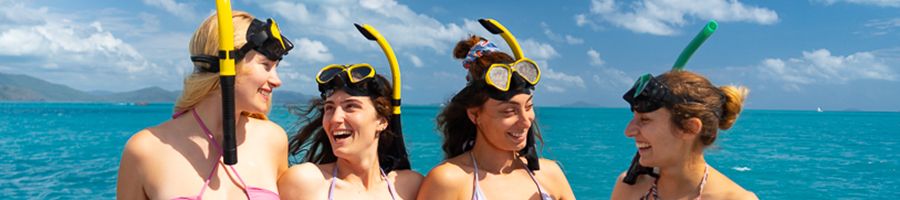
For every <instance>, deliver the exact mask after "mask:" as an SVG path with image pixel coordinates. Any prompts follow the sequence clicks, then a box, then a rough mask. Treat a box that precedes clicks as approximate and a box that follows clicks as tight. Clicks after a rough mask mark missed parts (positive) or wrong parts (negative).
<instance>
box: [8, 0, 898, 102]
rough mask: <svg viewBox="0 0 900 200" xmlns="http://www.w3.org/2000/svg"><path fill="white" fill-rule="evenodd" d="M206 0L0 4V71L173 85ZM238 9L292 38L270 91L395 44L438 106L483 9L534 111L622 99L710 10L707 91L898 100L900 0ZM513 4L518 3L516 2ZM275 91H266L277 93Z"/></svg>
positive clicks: (459, 71) (380, 62)
mask: <svg viewBox="0 0 900 200" xmlns="http://www.w3.org/2000/svg"><path fill="white" fill-rule="evenodd" d="M213 2H214V1H212V0H208V1H197V0H142V1H113V0H108V1H8V0H0V47H2V48H0V72H3V73H15V74H28V75H32V76H36V77H39V78H42V79H45V80H49V81H51V82H55V83H61V84H65V85H69V86H71V87H73V88H76V89H81V90H108V91H128V90H135V89H140V88H144V87H150V86H159V87H163V88H166V89H170V90H177V89H180V88H181V80H182V78H183V77H184V76H185V74H186V73H188V72H189V71H190V70H191V64H190V62H189V59H188V56H189V55H188V54H187V49H186V47H187V43H188V41H189V37H190V35H191V34H192V32H193V31H194V29H195V28H196V26H198V25H199V23H200V22H201V20H202V19H203V18H205V17H207V16H209V15H210V14H211V13H212V12H213V10H214V3H213ZM232 4H233V8H234V9H236V10H246V11H249V12H251V13H252V14H254V15H255V16H257V17H260V18H268V17H272V18H275V19H276V20H277V21H279V23H280V25H281V28H282V29H283V30H284V31H283V32H284V34H285V35H287V36H288V37H289V38H291V40H292V41H293V42H294V43H295V45H296V46H297V48H296V49H295V50H294V51H292V52H291V54H290V55H288V57H287V58H286V59H285V61H284V62H283V63H282V66H281V67H280V69H279V73H280V74H281V78H282V79H283V81H284V85H283V87H282V88H281V89H286V90H293V91H299V92H303V93H307V94H315V93H317V91H316V90H315V83H314V80H313V79H312V77H313V76H314V74H315V72H316V71H317V70H318V69H319V68H321V67H322V66H324V65H327V64H331V63H357V62H367V63H371V64H373V65H375V66H376V69H377V70H378V71H379V72H380V73H382V74H385V75H387V74H388V72H389V70H388V67H387V64H386V61H385V59H384V57H383V55H382V53H381V51H380V49H379V48H377V46H376V44H375V43H373V42H369V41H366V40H364V39H363V37H362V36H361V35H359V33H358V32H357V31H356V29H355V28H354V27H353V25H352V23H354V22H355V23H367V24H371V25H373V26H374V27H376V28H377V29H379V30H380V31H381V32H382V34H383V35H384V36H385V37H386V38H387V39H388V40H389V41H390V42H391V44H392V45H393V46H394V48H395V50H396V53H397V55H398V60H399V62H400V65H401V68H402V70H403V71H402V72H403V81H404V82H403V83H404V86H403V89H404V93H403V94H404V103H407V104H435V103H440V102H444V101H446V100H447V99H448V98H449V97H450V96H451V95H452V94H453V93H455V92H456V91H458V90H459V89H460V88H462V87H463V86H464V84H465V78H464V77H465V71H464V69H463V68H462V66H461V64H460V62H459V61H458V60H454V59H453V58H452V57H451V55H450V54H451V53H450V52H451V50H452V48H453V45H454V44H455V43H456V42H457V41H458V40H459V39H462V38H464V37H465V36H467V35H468V34H478V35H482V36H486V37H487V38H489V39H493V41H495V42H497V43H498V45H499V46H501V47H502V48H504V49H506V50H507V52H508V48H506V47H505V46H506V45H505V43H504V42H503V41H502V39H500V38H499V37H496V36H492V35H489V34H488V33H487V32H486V31H484V30H483V28H481V26H480V25H478V23H477V22H476V20H477V19H478V18H494V19H496V20H498V21H500V22H501V23H503V24H504V25H505V26H506V27H507V28H508V29H509V30H510V31H512V32H513V33H514V34H515V35H516V37H517V38H518V39H519V42H520V43H521V44H522V46H523V50H524V52H525V56H526V57H530V58H532V59H534V60H536V61H538V63H539V64H540V65H541V67H542V70H543V71H544V77H543V79H542V81H541V83H540V84H539V86H538V91H537V95H538V96H537V97H536V103H538V105H545V106H554V105H564V104H568V103H571V102H575V101H585V102H591V103H594V104H597V105H601V106H606V107H625V106H626V104H625V103H624V101H622V100H621V94H622V93H623V92H624V91H625V90H627V89H628V87H629V86H630V85H631V83H632V81H633V80H634V78H635V77H637V76H639V75H641V74H643V73H648V72H650V73H654V74H659V73H662V72H663V71H665V70H667V69H668V68H669V67H670V66H671V65H672V63H673V62H674V60H675V58H676V57H677V56H678V53H679V52H680V51H681V49H682V48H684V46H685V45H686V44H687V43H688V42H689V41H690V39H691V38H692V37H693V36H694V35H695V34H696V32H697V31H698V30H699V29H700V28H701V27H702V26H703V25H704V24H705V23H706V22H707V21H708V20H710V19H715V20H717V21H718V22H719V29H718V30H717V32H716V33H715V34H714V35H713V36H712V37H711V38H710V39H709V40H708V41H707V42H706V44H704V46H703V47H702V48H701V49H700V50H699V51H698V52H697V53H696V54H695V55H694V57H693V58H692V59H691V61H690V62H689V63H688V67H687V69H689V70H692V71H697V72H700V73H702V74H705V75H708V77H709V78H710V79H711V80H712V81H713V82H714V83H715V84H717V85H721V84H737V85H744V86H747V87H749V88H750V89H751V94H750V96H749V99H748V101H747V107H749V108H751V109H801V110H812V109H815V108H816V107H822V108H823V109H825V110H844V109H861V110H887V111H898V110H900V103H898V102H900V101H898V100H897V99H900V0H810V1H803V0H796V1H737V0H665V1H663V0H639V1H613V0H593V1H485V2H481V1H478V2H476V1H465V2H464V3H460V2H459V1H457V2H453V3H450V2H445V1H415V2H412V1H392V0H364V1H351V0H330V1H324V0H319V1H281V0H275V1H272V0H263V1H250V0H234V1H233V3H232ZM512 4H515V5H512ZM276 98H277V97H276Z"/></svg>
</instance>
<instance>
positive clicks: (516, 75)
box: [463, 19, 541, 101]
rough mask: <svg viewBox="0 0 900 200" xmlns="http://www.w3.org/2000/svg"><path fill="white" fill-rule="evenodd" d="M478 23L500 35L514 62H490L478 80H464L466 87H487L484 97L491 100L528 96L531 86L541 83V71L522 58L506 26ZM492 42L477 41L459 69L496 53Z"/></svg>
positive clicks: (531, 89) (491, 20)
mask: <svg viewBox="0 0 900 200" xmlns="http://www.w3.org/2000/svg"><path fill="white" fill-rule="evenodd" d="M478 22H479V23H481V25H482V26H484V28H485V29H487V30H488V31H489V32H491V33H492V34H500V35H501V36H502V37H503V39H504V40H506V43H507V44H509V46H510V49H512V50H513V55H514V56H515V59H516V61H515V62H512V63H508V64H507V63H494V64H492V65H491V66H489V67H488V68H487V69H486V70H485V71H484V74H483V75H471V74H470V76H482V77H480V78H483V79H478V78H472V77H467V79H468V80H469V85H472V86H480V85H482V84H483V87H487V91H488V96H489V97H491V98H492V99H496V100H500V101H507V100H509V99H510V98H512V97H513V96H515V95H517V94H532V92H534V87H535V85H537V83H538V82H540V80H541V69H540V67H538V65H537V63H535V62H534V61H533V60H531V59H528V58H526V57H524V56H523V55H522V49H521V48H519V43H518V41H516V38H515V36H513V35H512V33H510V32H509V31H508V30H507V29H506V27H504V26H503V25H502V24H500V23H499V22H497V21H495V20H493V19H479V20H478ZM499 51H500V49H499V48H497V46H496V45H494V43H492V42H490V41H488V40H486V39H484V38H481V41H479V42H478V43H476V44H475V45H473V46H472V48H471V49H470V50H469V53H468V54H466V58H465V59H464V60H463V66H464V67H466V68H467V69H468V68H469V67H470V66H472V65H473V64H474V62H475V60H476V59H478V58H480V57H481V56H483V55H484V54H486V53H490V52H499Z"/></svg>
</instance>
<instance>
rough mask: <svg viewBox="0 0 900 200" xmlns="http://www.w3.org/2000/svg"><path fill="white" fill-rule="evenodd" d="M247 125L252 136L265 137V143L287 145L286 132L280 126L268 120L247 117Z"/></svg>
mask: <svg viewBox="0 0 900 200" xmlns="http://www.w3.org/2000/svg"><path fill="white" fill-rule="evenodd" d="M247 119H248V121H247V123H248V125H249V127H248V128H250V129H249V130H252V132H253V133H252V134H254V135H262V136H265V138H266V141H271V142H279V143H282V142H283V143H287V132H285V131H284V128H282V127H281V126H280V125H278V124H276V123H275V122H273V121H270V120H264V119H257V118H252V117H247Z"/></svg>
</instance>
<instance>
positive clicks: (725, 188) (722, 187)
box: [706, 167, 759, 199]
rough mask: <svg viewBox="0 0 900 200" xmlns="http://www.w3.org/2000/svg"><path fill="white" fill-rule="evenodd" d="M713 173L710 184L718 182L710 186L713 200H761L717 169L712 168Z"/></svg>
mask: <svg viewBox="0 0 900 200" xmlns="http://www.w3.org/2000/svg"><path fill="white" fill-rule="evenodd" d="M710 168H711V169H712V172H713V173H711V174H710V175H712V176H710V180H709V182H710V183H713V182H716V184H708V185H707V189H706V190H707V191H709V192H710V194H711V195H712V196H715V197H712V198H711V199H759V198H758V197H757V196H756V194H754V193H753V192H750V191H748V190H746V189H744V188H743V187H741V186H740V185H738V184H737V183H735V182H734V181H732V180H731V179H730V178H728V177H727V176H725V174H722V173H721V172H719V171H718V170H716V169H715V168H712V167H710Z"/></svg>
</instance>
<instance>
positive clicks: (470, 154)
mask: <svg viewBox="0 0 900 200" xmlns="http://www.w3.org/2000/svg"><path fill="white" fill-rule="evenodd" d="M453 55H454V57H455V58H457V59H463V66H464V67H465V68H466V69H467V70H468V72H469V73H468V76H467V80H468V83H467V85H466V87H465V88H463V89H462V90H461V91H460V92H458V93H457V94H456V95H455V96H454V97H453V98H452V99H451V100H450V102H449V103H448V104H447V106H446V107H444V109H443V110H442V111H441V113H440V114H439V115H438V118H437V122H438V126H439V128H440V131H441V133H442V134H443V136H444V143H443V150H444V153H445V156H446V160H445V161H444V162H443V163H441V164H439V165H438V166H436V167H435V168H434V169H432V170H431V172H429V173H428V176H427V177H426V178H425V181H424V182H423V183H422V187H421V189H420V192H419V198H418V199H479V200H484V199H574V194H573V192H572V189H571V188H570V187H569V182H568V180H566V176H565V174H564V173H563V171H562V169H560V167H559V165H558V164H557V163H556V162H555V161H552V160H548V159H542V158H538V155H537V151H539V149H538V148H537V147H536V146H537V145H536V144H535V140H541V134H540V129H539V128H538V126H537V123H536V122H535V114H534V103H533V101H532V99H533V98H534V95H533V91H534V87H535V85H536V84H537V83H538V81H539V80H540V69H539V68H538V66H537V64H535V63H534V62H533V61H531V60H528V59H527V58H523V59H520V60H514V59H513V58H512V57H510V56H509V55H508V54H506V53H503V52H500V51H499V49H498V48H497V47H496V46H495V45H494V44H493V43H491V42H489V41H487V40H486V39H484V38H481V37H478V36H471V37H469V38H467V39H464V40H462V41H460V42H459V43H457V45H456V47H455V48H454V50H453Z"/></svg>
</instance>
